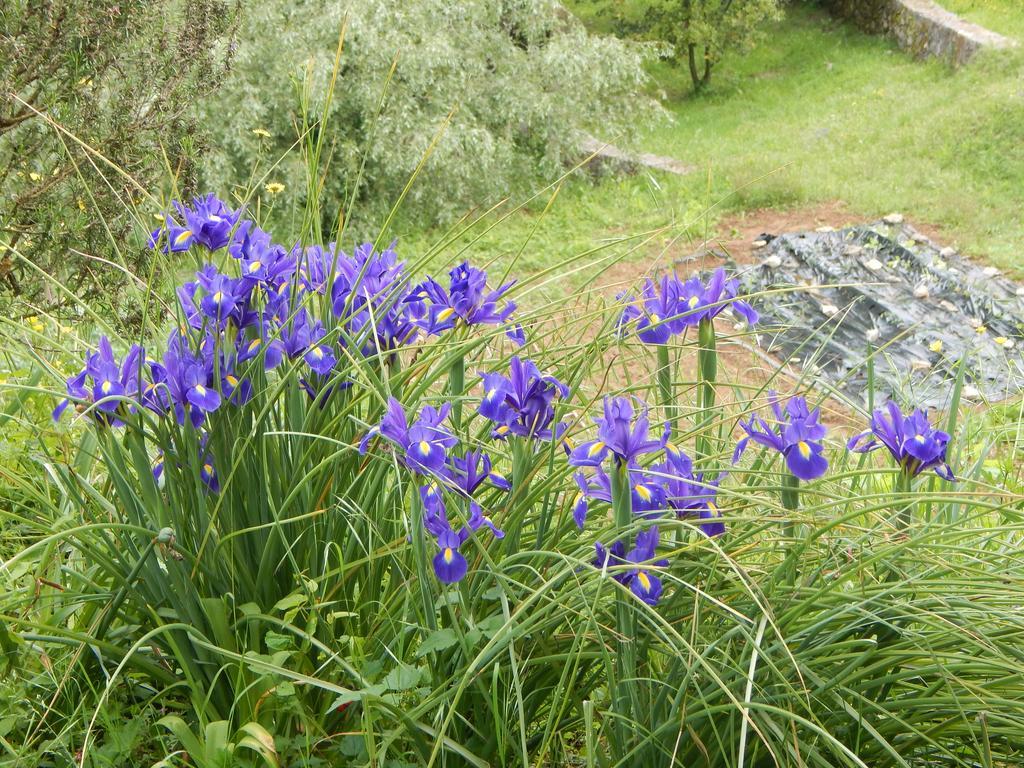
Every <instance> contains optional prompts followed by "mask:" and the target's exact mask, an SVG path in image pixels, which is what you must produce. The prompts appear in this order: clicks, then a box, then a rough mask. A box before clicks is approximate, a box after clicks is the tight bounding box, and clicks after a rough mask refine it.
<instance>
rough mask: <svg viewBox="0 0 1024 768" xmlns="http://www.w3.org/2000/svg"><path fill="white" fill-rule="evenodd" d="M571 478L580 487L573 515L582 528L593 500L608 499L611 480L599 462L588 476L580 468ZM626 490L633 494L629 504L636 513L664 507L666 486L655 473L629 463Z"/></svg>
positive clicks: (609, 499) (608, 500)
mask: <svg viewBox="0 0 1024 768" xmlns="http://www.w3.org/2000/svg"><path fill="white" fill-rule="evenodd" d="M573 479H574V480H575V481H576V485H577V486H578V487H579V493H577V494H576V501H575V503H574V504H573V510H572V519H573V522H575V523H576V526H577V527H578V528H580V529H582V528H583V525H584V523H585V522H586V520H587V514H588V512H589V511H590V503H591V502H592V501H604V502H607V503H611V500H612V484H611V479H610V478H609V477H608V475H607V473H606V472H605V471H604V470H603V469H602V468H601V467H600V466H598V467H596V468H595V469H594V474H593V475H592V476H591V477H589V478H588V477H587V476H586V475H584V474H583V473H582V472H577V473H576V474H575V475H574V476H573ZM629 490H630V494H631V496H632V506H631V508H632V510H633V512H634V513H635V514H638V515H643V514H645V513H649V512H659V511H661V510H664V509H665V487H664V485H663V484H662V482H661V480H660V478H659V477H658V476H657V475H656V474H654V473H652V472H650V471H648V470H646V469H641V468H640V467H638V466H636V465H631V466H630V467H629ZM648 516H650V515H648Z"/></svg>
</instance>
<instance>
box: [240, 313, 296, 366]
mask: <svg viewBox="0 0 1024 768" xmlns="http://www.w3.org/2000/svg"><path fill="white" fill-rule="evenodd" d="M269 325H270V323H269V322H267V321H266V320H264V321H263V322H262V323H260V324H259V332H258V333H257V334H256V335H254V336H251V337H249V336H246V335H244V334H238V337H237V339H236V340H235V345H236V346H237V352H236V358H235V359H236V360H237V361H238V362H239V363H244V362H246V361H247V360H252V359H253V358H255V357H258V356H259V355H260V354H262V355H263V368H264V370H267V371H270V370H273V369H274V368H276V367H277V366H279V365H280V364H281V361H282V360H283V359H284V355H285V349H284V342H283V341H281V339H279V338H274V335H273V333H272V332H271V331H270V329H269V327H268V326H269Z"/></svg>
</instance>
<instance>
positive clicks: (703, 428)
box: [697, 319, 718, 459]
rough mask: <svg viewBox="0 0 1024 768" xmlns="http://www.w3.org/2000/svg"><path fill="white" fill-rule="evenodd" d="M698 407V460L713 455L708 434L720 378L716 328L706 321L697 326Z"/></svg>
mask: <svg viewBox="0 0 1024 768" xmlns="http://www.w3.org/2000/svg"><path fill="white" fill-rule="evenodd" d="M697 340H698V344H699V347H698V349H697V407H698V409H699V410H700V416H699V420H698V425H699V430H698V434H697V458H698V459H706V458H707V457H708V456H710V455H711V447H712V441H711V436H710V435H709V434H708V432H709V431H710V429H711V425H712V424H713V423H714V420H715V414H714V408H715V379H716V378H717V377H718V352H717V350H716V349H715V326H714V323H713V322H712V321H711V320H708V319H704V320H701V321H700V324H699V325H698V326H697Z"/></svg>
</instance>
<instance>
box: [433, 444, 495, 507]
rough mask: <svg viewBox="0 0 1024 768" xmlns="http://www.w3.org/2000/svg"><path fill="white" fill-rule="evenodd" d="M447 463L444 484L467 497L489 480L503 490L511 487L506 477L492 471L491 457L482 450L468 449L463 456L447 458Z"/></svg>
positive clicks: (470, 496) (471, 495)
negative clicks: (447, 468)
mask: <svg viewBox="0 0 1024 768" xmlns="http://www.w3.org/2000/svg"><path fill="white" fill-rule="evenodd" d="M448 465H449V471H448V472H447V473H446V475H445V478H444V479H445V484H446V485H447V486H449V487H451V488H454V489H455V490H457V491H459V492H460V493H461V494H462V495H463V496H466V497H467V498H472V497H473V494H475V493H476V491H477V489H478V488H479V487H480V486H481V485H483V484H484V483H485V482H489V483H491V485H493V486H495V487H496V488H500V489H501V490H503V491H508V490H511V489H512V485H511V483H509V481H508V479H507V478H506V477H505V476H504V475H502V474H501V473H499V472H495V471H494V468H493V464H492V462H491V457H490V456H488V455H487V454H486V453H484V451H482V450H475V451H469V452H467V453H466V457H465V458H460V457H458V456H453V457H451V458H449V461H448Z"/></svg>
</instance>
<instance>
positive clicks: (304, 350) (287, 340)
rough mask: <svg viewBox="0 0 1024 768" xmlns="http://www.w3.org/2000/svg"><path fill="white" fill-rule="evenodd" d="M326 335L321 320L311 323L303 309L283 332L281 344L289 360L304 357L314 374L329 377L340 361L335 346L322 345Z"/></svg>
mask: <svg viewBox="0 0 1024 768" xmlns="http://www.w3.org/2000/svg"><path fill="white" fill-rule="evenodd" d="M326 335H327V332H326V331H325V330H324V325H323V323H321V322H320V321H319V320H315V321H311V320H310V316H309V313H308V312H307V311H306V309H305V308H304V307H303V308H301V309H299V310H298V311H297V312H296V313H295V316H294V317H293V318H292V320H291V323H290V324H289V326H288V327H287V328H286V329H283V330H282V333H281V342H282V344H283V345H284V351H285V353H286V354H287V355H288V357H289V358H291V359H292V360H294V359H296V358H298V357H302V359H303V360H305V361H306V364H307V365H309V367H310V368H312V369H313V371H314V373H317V374H319V375H320V376H327V375H329V374H330V372H331V371H332V370H333V368H334V366H335V364H336V363H337V362H338V360H337V357H336V356H335V354H334V348H333V345H332V344H330V343H322V340H323V338H324V337H325V336H326Z"/></svg>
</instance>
